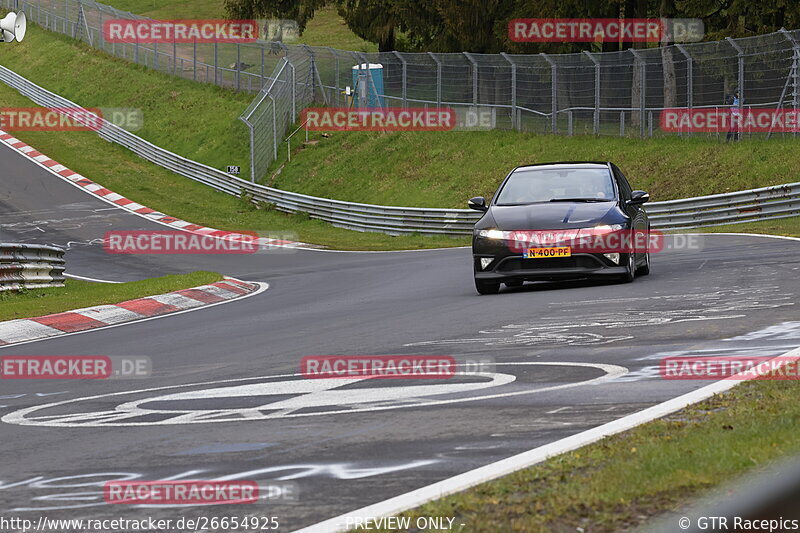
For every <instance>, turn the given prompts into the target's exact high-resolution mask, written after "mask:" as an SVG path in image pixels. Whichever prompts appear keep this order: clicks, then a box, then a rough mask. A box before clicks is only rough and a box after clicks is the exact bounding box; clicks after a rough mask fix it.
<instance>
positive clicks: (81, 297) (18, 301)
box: [0, 272, 223, 320]
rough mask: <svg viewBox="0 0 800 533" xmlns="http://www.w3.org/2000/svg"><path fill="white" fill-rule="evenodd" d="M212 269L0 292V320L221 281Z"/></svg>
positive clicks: (44, 313) (67, 282)
mask: <svg viewBox="0 0 800 533" xmlns="http://www.w3.org/2000/svg"><path fill="white" fill-rule="evenodd" d="M222 279H223V276H222V275H220V274H217V273H216V272H192V273H191V274H173V275H169V276H162V277H160V278H151V279H144V280H140V281H131V282H128V283H94V282H90V281H80V280H74V279H68V280H67V281H66V283H65V285H66V286H65V287H63V288H61V287H58V288H52V289H30V290H22V291H19V292H17V291H4V292H0V320H12V319H15V318H31V317H37V316H42V315H49V314H53V313H61V312H64V311H71V310H73V309H80V308H83V307H89V306H93V305H105V304H116V303H119V302H124V301H126V300H132V299H135V298H144V297H146V296H155V295H156V294H164V293H167V292H171V291H177V290H181V289H190V288H192V287H198V286H200V285H207V284H209V283H215V282H217V281H221V280H222Z"/></svg>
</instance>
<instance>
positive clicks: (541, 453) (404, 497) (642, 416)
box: [294, 239, 800, 533]
mask: <svg viewBox="0 0 800 533" xmlns="http://www.w3.org/2000/svg"><path fill="white" fill-rule="evenodd" d="M797 240H800V239H797ZM778 357H781V358H793V359H800V348H795V349H794V350H791V351H789V352H786V353H785V354H783V355H780V356H778ZM784 362H785V359H784ZM741 381H743V380H738V379H723V380H720V381H717V382H715V383H712V384H710V385H706V386H705V387H702V388H699V389H697V390H695V391H692V392H689V393H687V394H684V395H682V396H678V397H677V398H673V399H671V400H667V401H666V402H662V403H660V404H658V405H654V406H653V407H649V408H647V409H644V410H642V411H639V412H637V413H633V414H630V415H628V416H624V417H622V418H619V419H617V420H614V421H612V422H609V423H607V424H603V425H601V426H597V427H595V428H592V429H589V430H587V431H584V432H581V433H578V434H577V435H572V436H571V437H567V438H565V439H561V440H559V441H556V442H552V443H550V444H545V445H544V446H540V447H538V448H534V449H532V450H528V451H527V452H523V453H520V454H517V455H514V456H512V457H508V458H507V459H503V460H501V461H497V462H495V463H491V464H488V465H486V466H482V467H480V468H476V469H475V470H470V471H469V472H465V473H463V474H459V475H457V476H454V477H451V478H449V479H445V480H442V481H439V482H437V483H434V484H432V485H428V486H426V487H422V488H420V489H417V490H414V491H411V492H407V493H405V494H401V495H400V496H395V497H394V498H390V499H388V500H384V501H382V502H379V503H376V504H373V505H369V506H367V507H362V508H361V509H357V510H355V511H352V512H350V513H347V514H343V515H340V516H337V517H335V518H331V519H329V520H325V521H324V522H319V523H318V524H314V525H311V526H308V527H305V528H303V529H299V530H296V531H295V532H294V533H333V532H337V531H347V529H349V528H348V527H347V519H348V518H350V519H351V521H350V523H351V524H352V523H353V522H354V519H358V518H360V519H361V520H362V523H363V521H364V520H366V519H371V518H380V517H383V516H393V515H396V514H399V513H402V512H403V511H407V510H409V509H413V508H415V507H419V506H420V505H422V504H424V503H426V502H429V501H432V500H436V499H439V498H442V497H444V496H447V495H449V494H454V493H456V492H461V491H464V490H466V489H468V488H470V487H474V486H475V485H479V484H481V483H485V482H487V481H491V480H493V479H497V478H499V477H503V476H505V475H508V474H511V473H513V472H516V471H517V470H522V469H523V468H528V467H529V466H533V465H535V464H538V463H541V462H543V461H545V460H547V459H549V458H551V457H554V456H556V455H560V454H562V453H566V452H569V451H572V450H575V449H577V448H580V447H582V446H586V445H587V444H591V443H593V442H597V441H598V440H600V439H602V438H604V437H608V436H610V435H615V434H617V433H621V432H623V431H627V430H629V429H633V428H634V427H636V426H638V425H640V424H644V423H646V422H650V421H651V420H655V419H657V418H661V417H663V416H666V415H668V414H670V413H674V412H675V411H678V410H680V409H683V408H684V407H686V406H689V405H692V404H694V403H697V402H700V401H702V400H705V399H707V398H710V397H711V396H713V395H715V394H719V393H722V392H725V391H727V390H729V389H731V388H733V387H735V386H736V385H737V384H739V383H741Z"/></svg>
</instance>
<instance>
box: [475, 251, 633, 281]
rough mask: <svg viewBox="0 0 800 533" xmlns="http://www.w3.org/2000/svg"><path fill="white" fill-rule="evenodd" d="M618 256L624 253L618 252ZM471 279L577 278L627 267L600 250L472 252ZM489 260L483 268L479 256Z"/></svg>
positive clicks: (621, 271) (608, 274)
mask: <svg viewBox="0 0 800 533" xmlns="http://www.w3.org/2000/svg"><path fill="white" fill-rule="evenodd" d="M620 255H621V257H620V259H621V260H622V259H624V257H625V255H624V254H620ZM473 257H474V267H475V279H477V280H482V281H500V282H503V281H552V280H563V279H577V278H604V277H618V276H623V275H625V274H626V273H627V268H626V267H625V266H623V265H624V264H625V263H624V261H623V264H622V265H617V264H614V263H613V262H612V261H611V260H610V259H608V258H607V257H605V256H604V255H602V254H574V255H572V256H571V257H559V258H547V259H527V258H525V257H524V256H523V255H508V256H501V257H497V256H492V255H486V254H474V255H473ZM489 257H491V258H492V259H493V261H492V262H491V263H490V264H489V265H488V266H487V267H486V268H483V267H482V266H481V263H480V259H481V258H489Z"/></svg>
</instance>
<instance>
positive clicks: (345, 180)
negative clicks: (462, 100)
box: [272, 131, 800, 208]
mask: <svg viewBox="0 0 800 533" xmlns="http://www.w3.org/2000/svg"><path fill="white" fill-rule="evenodd" d="M312 139H313V140H314V141H317V142H316V144H314V145H313V146H309V147H306V148H302V147H298V151H297V152H296V153H295V154H294V155H293V157H292V161H291V163H289V164H287V165H286V166H285V167H284V168H283V170H282V171H281V173H280V174H279V175H277V176H275V178H274V180H273V181H272V185H273V186H274V187H278V188H281V189H286V190H291V191H298V192H303V193H305V194H311V195H314V196H324V197H327V198H336V199H339V200H349V201H354V202H365V203H383V204H390V205H404V206H413V207H449V208H453V207H465V202H466V199H468V198H470V197H472V196H478V195H481V196H486V197H489V196H491V195H492V194H493V193H494V191H495V189H496V188H497V186H498V185H499V183H500V181H501V180H502V179H503V178H504V177H505V175H506V173H507V172H508V171H510V170H511V169H512V168H514V167H515V166H518V165H522V164H529V163H542V162H548V161H581V160H585V161H613V162H615V163H617V164H618V165H619V166H620V167H621V168H622V170H623V172H625V174H626V175H627V176H628V177H629V179H630V181H631V183H632V185H633V186H634V188H637V189H643V190H646V191H648V192H650V195H651V196H652V197H653V200H655V201H658V200H672V199H676V198H687V197H690V196H701V195H705V194H715V193H724V192H731V191H738V190H743V189H750V188H755V187H763V186H767V185H777V184H782V183H790V182H795V181H797V176H798V175H800V160H798V159H794V158H789V157H786V154H787V153H792V152H793V151H794V150H795V149H796V141H793V140H792V139H791V138H786V139H771V140H769V141H763V140H757V139H753V140H747V141H742V142H739V143H729V144H725V143H718V142H717V141H716V140H714V139H710V138H709V139H703V138H699V137H691V138H688V137H687V138H682V139H681V138H678V137H661V138H655V139H645V140H641V139H626V138H619V137H593V136H580V137H563V136H554V135H536V134H531V133H519V132H515V131H469V132H466V131H457V132H403V133H374V132H334V133H331V134H330V136H329V137H322V136H321V135H313V136H312ZM298 140H299V139H294V140H293V146H296V145H297V144H299V143H298ZM278 153H279V155H280V157H281V158H284V159H285V157H286V147H285V145H284V146H283V149H282V150H279V151H278Z"/></svg>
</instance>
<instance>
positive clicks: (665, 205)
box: [0, 66, 800, 235]
mask: <svg viewBox="0 0 800 533" xmlns="http://www.w3.org/2000/svg"><path fill="white" fill-rule="evenodd" d="M0 81H2V82H4V83H6V84H7V85H9V86H10V87H13V88H14V89H16V90H18V91H19V92H20V93H22V94H23V95H25V96H27V97H28V98H30V99H31V100H33V101H34V102H36V103H37V104H39V105H41V106H45V107H60V108H77V107H79V106H78V105H77V104H75V103H74V102H71V101H69V100H67V99H66V98H62V97H61V96H58V95H57V94H54V93H51V92H50V91H48V90H46V89H44V88H42V87H39V86H38V85H36V84H35V83H33V82H31V81H29V80H27V79H26V78H24V77H22V76H20V75H19V74H17V73H15V72H13V71H11V70H9V69H7V68H5V67H3V66H0ZM87 113H88V111H87ZM98 135H100V136H101V137H102V138H104V139H106V140H108V141H112V142H115V143H117V144H120V145H122V146H124V147H125V148H128V149H129V150H131V151H132V152H134V153H136V154H137V155H139V156H141V157H143V158H144V159H147V160H148V161H150V162H152V163H155V164H157V165H159V166H162V167H164V168H166V169H168V170H171V171H172V172H175V173H176V174H179V175H181V176H184V177H187V178H189V179H192V180H195V181H198V182H200V183H203V184H205V185H208V186H210V187H213V188H214V189H217V190H218V191H222V192H225V193H227V194H230V195H233V196H241V195H242V194H246V195H248V196H250V197H252V200H253V202H268V203H270V204H273V205H274V206H275V208H276V209H277V210H279V211H283V212H286V213H294V212H298V211H302V212H305V213H308V214H309V216H310V217H311V218H316V219H319V220H324V221H325V222H329V223H331V224H333V225H334V226H338V227H342V228H347V229H352V230H358V231H376V232H382V233H388V234H390V235H400V234H408V233H423V234H439V235H465V234H470V233H471V232H472V225H473V224H474V223H475V221H477V220H478V218H480V213H478V212H477V211H472V210H469V209H441V208H433V207H432V208H421V207H394V206H384V205H373V204H361V203H354V202H345V201H341V200H332V199H328V198H318V197H315V196H308V195H306V194H300V193H295V192H289V191H283V190H280V189H274V188H272V187H267V186H265V185H260V184H258V183H252V182H249V181H245V180H243V179H240V178H237V177H235V176H231V175H229V174H227V173H225V172H223V171H221V170H217V169H215V168H212V167H209V166H207V165H204V164H202V163H198V162H197V161H192V160H191V159H187V158H185V157H182V156H179V155H177V154H174V153H172V152H170V151H169V150H165V149H163V148H160V147H158V146H156V145H154V144H152V143H150V142H148V141H146V140H144V139H142V138H141V137H138V136H136V135H134V134H133V133H130V132H128V131H126V130H124V129H123V128H120V127H119V126H117V125H115V124H112V123H110V122H107V121H103V126H102V127H101V128H100V130H99V131H98ZM467 196H468V193H467V194H465V197H467ZM647 212H648V213H649V214H650V215H652V216H651V221H652V227H653V228H658V229H676V228H685V229H690V228H696V227H701V226H713V225H720V224H730V223H733V222H747V221H754V220H765V219H772V218H784V217H789V216H797V215H800V183H791V184H787V185H777V186H773V187H764V188H760V189H752V190H748V191H741V192H733V193H725V194H715V195H711V196H700V197H697V198H687V199H683V200H670V201H666V202H653V203H650V204H647Z"/></svg>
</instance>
